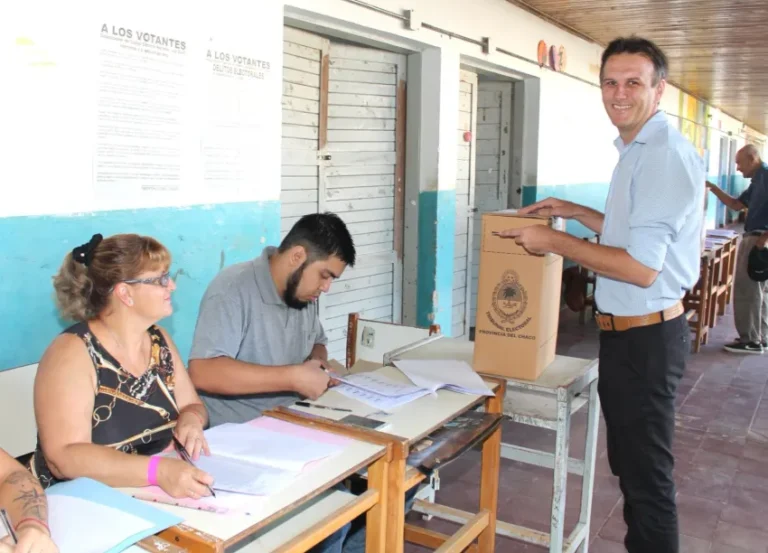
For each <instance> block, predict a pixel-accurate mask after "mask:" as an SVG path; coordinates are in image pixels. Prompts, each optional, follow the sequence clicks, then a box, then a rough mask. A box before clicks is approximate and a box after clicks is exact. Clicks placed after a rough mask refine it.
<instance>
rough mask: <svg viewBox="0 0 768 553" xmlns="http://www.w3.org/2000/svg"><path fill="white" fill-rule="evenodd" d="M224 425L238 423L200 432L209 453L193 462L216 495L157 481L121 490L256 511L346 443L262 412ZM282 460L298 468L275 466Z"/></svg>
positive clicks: (196, 505) (172, 501)
mask: <svg viewBox="0 0 768 553" xmlns="http://www.w3.org/2000/svg"><path fill="white" fill-rule="evenodd" d="M223 426H227V425H223ZM229 426H237V427H238V428H236V429H230V428H224V429H222V430H218V431H217V429H218V428H220V427H214V428H212V429H209V430H207V431H206V432H205V434H206V437H207V438H208V442H209V446H210V448H211V453H212V455H211V457H207V456H203V455H201V456H200V458H199V459H198V460H197V461H195V464H196V465H197V466H198V467H200V468H201V469H202V470H205V471H206V472H210V474H211V475H212V476H213V477H214V480H215V482H214V485H213V488H214V490H216V497H210V496H206V497H203V498H200V499H191V498H173V497H171V496H170V495H168V494H167V493H165V492H164V491H163V490H162V489H161V488H159V487H158V486H145V487H141V488H125V491H126V492H127V493H129V494H130V495H132V496H133V497H135V498H137V499H142V500H144V501H153V502H158V503H165V504H169V505H176V506H178V507H185V508H188V509H196V510H201V511H208V512H213V513H222V514H223V513H235V512H236V513H240V514H247V515H257V514H258V513H259V512H261V510H262V509H263V508H264V506H265V505H266V502H267V501H268V500H269V497H270V496H272V495H274V494H275V493H277V492H278V491H280V490H283V489H285V487H286V486H288V485H290V484H291V483H292V482H294V481H295V480H296V479H297V478H298V477H299V476H300V475H301V473H303V472H304V471H309V470H311V468H312V466H313V465H314V464H315V463H318V462H322V460H323V459H327V458H328V457H329V456H331V455H336V454H338V453H340V452H341V451H343V450H344V448H345V447H347V446H348V445H349V443H350V440H349V438H346V437H344V436H339V435H337V434H331V433H329V432H323V431H321V430H316V429H313V428H308V427H305V426H302V425H299V424H293V423H289V422H286V421H282V420H278V419H273V418H271V417H263V416H262V417H258V418H256V419H254V420H252V421H250V422H247V423H245V424H243V425H229ZM276 435H277V436H276ZM211 437H212V438H213V440H211ZM241 442H244V443H241ZM297 443H298V445H297ZM265 444H267V445H265ZM211 460H213V462H212V463H210V461H211ZM283 461H285V462H286V463H287V464H288V466H290V467H291V469H298V470H299V471H301V473H299V472H296V471H294V470H286V469H284V468H283V467H282V466H278V465H280V464H281V463H282V462H283ZM209 463H210V464H209ZM211 465H212V466H211ZM271 479H274V482H272V481H271ZM224 490H233V491H224Z"/></svg>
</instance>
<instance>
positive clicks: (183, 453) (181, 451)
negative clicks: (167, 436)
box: [173, 436, 216, 497]
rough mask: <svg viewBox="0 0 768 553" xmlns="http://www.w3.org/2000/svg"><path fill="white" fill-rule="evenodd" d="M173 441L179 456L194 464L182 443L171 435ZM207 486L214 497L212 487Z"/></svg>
mask: <svg viewBox="0 0 768 553" xmlns="http://www.w3.org/2000/svg"><path fill="white" fill-rule="evenodd" d="M173 442H174V443H175V444H176V449H178V450H179V455H181V458H182V459H184V460H185V461H186V462H187V463H189V464H190V465H192V466H193V467H194V466H195V463H193V462H192V458H191V457H190V456H189V453H187V450H186V448H185V447H184V446H183V445H182V443H181V442H180V441H179V440H178V439H177V438H176V436H174V437H173ZM206 488H208V491H209V492H211V495H212V496H213V497H216V494H215V493H213V488H212V487H210V486H206Z"/></svg>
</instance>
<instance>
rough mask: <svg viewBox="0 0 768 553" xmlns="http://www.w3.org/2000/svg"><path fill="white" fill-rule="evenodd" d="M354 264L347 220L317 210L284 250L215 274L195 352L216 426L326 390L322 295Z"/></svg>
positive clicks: (193, 365)
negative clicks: (318, 212)
mask: <svg viewBox="0 0 768 553" xmlns="http://www.w3.org/2000/svg"><path fill="white" fill-rule="evenodd" d="M354 263H355V247H354V244H353V243H352V237H351V236H350V234H349V231H348V230H347V227H346V225H345V224H344V222H343V221H342V220H341V219H340V218H339V217H337V216H336V215H332V214H327V213H326V214H313V215H306V216H304V217H302V218H301V219H300V220H299V221H298V222H297V223H296V224H295V225H294V227H293V228H292V229H291V231H290V232H289V233H288V235H287V236H286V237H285V239H284V240H283V241H282V243H281V244H280V247H279V248H275V247H272V246H270V247H267V248H265V249H264V251H263V252H262V254H261V256H260V257H258V258H256V259H253V260H251V261H246V262H244V263H239V264H237V265H232V266H230V267H227V268H225V269H223V270H222V271H221V272H220V273H219V274H218V275H216V277H215V278H214V279H213V281H212V282H211V284H210V285H209V286H208V289H207V290H206V292H205V295H204V296H203V300H202V302H201V304H200V313H199V315H198V319H197V326H196V327H195V334H194V339H193V343H192V352H191V353H190V356H189V373H190V375H191V377H192V382H193V383H194V385H195V387H196V388H197V389H198V390H199V391H200V393H201V397H202V399H203V402H204V403H205V405H206V406H207V407H208V413H209V419H210V424H211V426H216V425H219V424H222V423H225V422H235V423H239V422H245V421H249V420H252V419H254V418H256V417H258V416H259V415H261V413H262V412H263V411H266V410H268V409H271V408H273V407H275V406H277V405H289V404H292V403H294V402H295V401H296V400H297V399H299V397H307V398H310V399H317V398H318V397H319V396H320V395H322V393H323V392H325V390H326V389H327V388H328V385H329V382H330V379H329V377H328V375H327V374H326V373H325V371H324V370H323V364H324V362H325V361H327V359H328V352H327V350H326V344H327V339H326V337H325V332H324V331H323V326H322V324H321V323H320V317H319V315H318V307H317V301H316V300H317V299H318V298H319V297H320V294H322V293H324V292H327V291H328V290H329V288H330V287H331V283H332V282H333V281H334V280H335V279H337V278H339V277H340V276H341V274H342V273H343V272H344V269H345V268H346V267H347V266H353V265H354Z"/></svg>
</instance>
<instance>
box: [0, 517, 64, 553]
mask: <svg viewBox="0 0 768 553" xmlns="http://www.w3.org/2000/svg"><path fill="white" fill-rule="evenodd" d="M16 537H17V538H18V540H19V541H18V543H17V544H16V545H12V544H11V538H10V537H9V536H7V537H6V538H4V539H3V540H2V542H0V553H59V548H58V547H56V544H54V543H53V540H52V539H51V536H50V535H49V534H48V531H47V530H46V528H45V527H44V526H43V525H41V524H37V523H35V522H25V523H24V524H22V525H21V527H20V528H19V529H18V530H16Z"/></svg>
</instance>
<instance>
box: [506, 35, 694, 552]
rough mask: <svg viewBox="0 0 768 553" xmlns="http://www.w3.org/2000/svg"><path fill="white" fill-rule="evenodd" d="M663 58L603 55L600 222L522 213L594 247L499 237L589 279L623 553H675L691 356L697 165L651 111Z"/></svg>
mask: <svg viewBox="0 0 768 553" xmlns="http://www.w3.org/2000/svg"><path fill="white" fill-rule="evenodd" d="M666 75H667V59H666V56H665V55H664V53H663V52H662V51H661V50H660V49H659V48H658V47H657V46H656V45H655V44H653V43H652V42H651V41H649V40H645V39H643V38H638V37H631V38H619V39H616V40H614V41H612V42H611V43H610V44H609V45H608V46H607V47H606V49H605V50H604V52H603V55H602V64H601V69H600V82H601V89H602V93H603V105H604V106H605V110H606V112H607V114H608V117H609V118H610V119H611V122H612V123H613V124H614V126H615V127H616V128H617V129H618V131H619V137H618V138H617V140H616V142H615V145H616V148H617V149H618V151H619V160H618V164H617V166H616V168H615V170H614V173H613V178H612V179H611V185H610V189H609V191H608V198H607V200H606V204H605V214H603V213H600V212H599V211H596V210H593V209H590V208H587V207H584V206H581V205H578V204H574V203H570V202H566V201H563V200H558V199H554V198H549V199H546V200H542V201H541V202H538V203H535V204H533V205H531V206H528V207H527V208H524V209H522V210H520V211H521V213H523V214H526V213H536V214H539V215H544V216H559V217H564V218H568V219H575V220H577V221H579V222H581V223H582V224H584V225H585V226H586V227H588V228H589V229H590V230H592V231H593V232H596V233H599V234H600V235H601V236H600V244H593V243H590V242H586V241H584V240H581V239H579V238H576V237H574V236H571V235H568V234H566V233H564V232H560V231H556V230H553V229H551V228H549V227H547V226H543V225H536V226H529V227H525V228H520V229H510V230H507V231H503V232H502V233H501V235H502V236H506V237H508V238H510V239H514V240H515V241H516V242H517V243H518V244H519V245H522V246H523V247H525V248H526V249H527V250H528V251H530V252H531V253H534V254H543V253H548V252H553V253H555V254H558V255H562V256H564V257H567V258H569V259H572V260H573V261H574V262H576V263H577V264H578V265H581V266H584V267H586V268H588V269H590V270H592V271H594V272H595V273H596V274H597V281H596V288H595V303H596V307H597V310H598V313H597V314H596V319H597V323H598V326H599V328H600V330H601V332H600V353H599V363H600V379H599V382H598V393H599V395H600V402H601V405H602V409H603V415H604V418H605V423H606V430H607V434H606V435H607V445H608V461H609V463H610V466H611V471H612V472H613V473H614V474H615V475H616V476H618V477H619V486H620V488H621V491H622V494H623V495H624V520H625V522H626V523H627V534H626V537H625V539H624V544H625V546H626V548H627V550H628V551H629V552H630V553H640V552H643V553H647V552H649V551H653V552H654V553H677V552H678V551H679V548H680V543H679V541H680V539H679V532H678V520H677V505H676V500H675V483H674V478H673V468H674V457H673V455H672V439H673V436H674V432H675V395H676V394H677V388H678V385H679V383H680V379H681V377H682V375H683V372H684V370H685V365H686V360H687V357H688V354H689V351H690V330H689V329H688V323H687V321H686V319H685V317H684V316H682V315H683V306H682V301H681V300H682V298H683V296H684V295H685V293H686V291H687V290H690V289H692V288H693V286H695V284H696V282H697V281H698V278H699V266H700V259H701V228H702V225H703V224H704V197H705V195H706V192H705V189H704V187H703V186H702V184H701V183H702V182H704V180H705V172H704V164H703V162H702V160H701V158H700V157H699V155H698V154H697V153H696V150H695V149H694V147H693V145H692V144H691V143H690V142H688V140H686V139H685V137H683V136H682V135H681V134H680V132H679V131H678V130H677V129H676V128H675V127H674V126H672V125H671V124H670V123H669V121H668V120H667V117H666V115H665V114H664V113H663V112H662V111H660V110H659V102H660V100H661V97H662V94H663V93H664V88H665V83H666Z"/></svg>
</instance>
